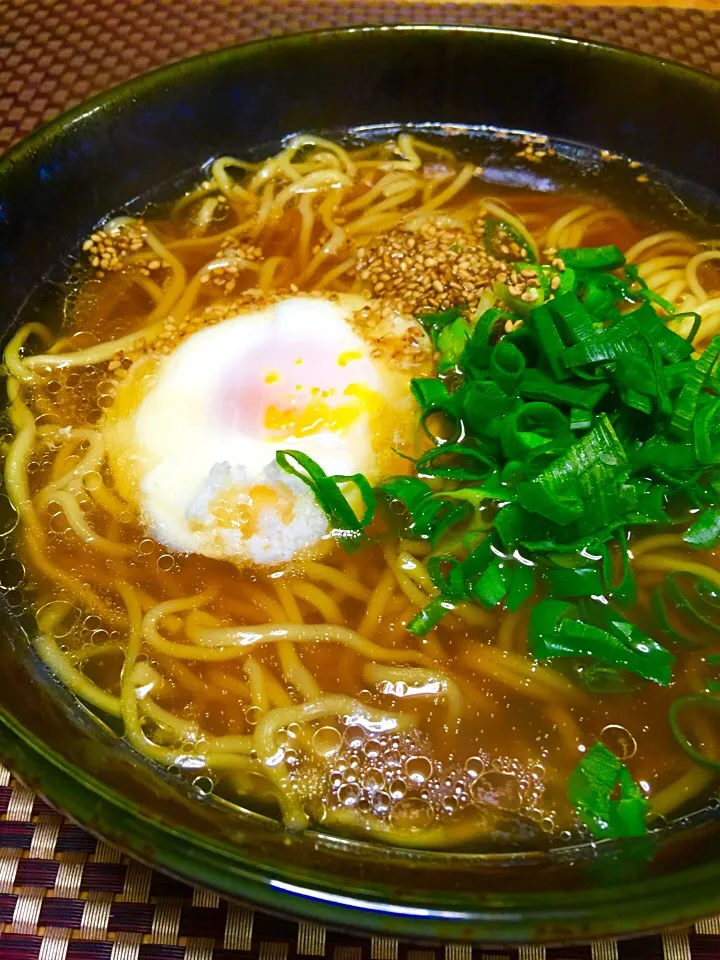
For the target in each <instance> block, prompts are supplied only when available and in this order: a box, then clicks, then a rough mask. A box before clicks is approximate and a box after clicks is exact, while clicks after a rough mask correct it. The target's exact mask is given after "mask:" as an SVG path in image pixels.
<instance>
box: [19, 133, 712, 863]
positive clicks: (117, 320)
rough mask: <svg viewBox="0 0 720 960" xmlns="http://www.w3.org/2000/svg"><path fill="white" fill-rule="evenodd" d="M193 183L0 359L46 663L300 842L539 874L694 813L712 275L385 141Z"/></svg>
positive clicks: (702, 664) (237, 166)
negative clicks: (321, 834) (313, 830)
mask: <svg viewBox="0 0 720 960" xmlns="http://www.w3.org/2000/svg"><path fill="white" fill-rule="evenodd" d="M519 149H520V152H522V153H523V154H524V156H525V159H526V160H527V162H528V163H529V164H530V165H536V166H538V167H539V168H541V165H542V164H544V163H546V162H548V161H551V160H552V153H553V151H552V150H551V149H550V148H549V147H548V145H547V144H545V143H543V142H542V141H541V140H528V141H527V142H525V143H521V144H520V145H519ZM478 160H479V162H482V158H478ZM206 173H207V178H206V179H205V180H203V181H202V182H201V183H200V184H199V185H198V186H197V187H196V188H194V189H193V190H191V191H190V192H189V193H187V194H186V195H184V196H183V197H181V198H180V199H179V200H177V201H176V202H175V203H174V204H173V205H171V206H169V207H168V208H167V209H165V210H164V212H163V215H162V216H150V215H147V216H146V217H145V218H130V217H119V218H116V219H114V220H112V221H108V222H107V223H105V224H104V226H103V227H102V229H99V230H98V231H97V232H96V233H94V234H92V236H91V237H89V238H88V240H87V241H86V242H85V244H84V246H83V251H84V256H85V257H86V258H87V261H88V266H87V269H85V268H83V270H82V271H80V274H79V279H77V280H76V281H74V283H73V284H71V285H69V286H68V292H67V303H66V309H65V315H64V319H63V321H62V323H61V324H60V322H59V318H58V323H57V324H56V326H55V327H53V328H52V329H51V327H52V324H51V325H50V327H46V326H45V325H43V324H40V323H38V322H35V321H33V322H31V323H28V324H26V325H25V326H23V327H21V329H20V330H19V332H18V333H17V334H16V336H15V337H14V338H13V340H12V341H11V342H10V344H9V345H8V347H7V349H6V353H5V367H6V370H7V374H8V392H9V398H10V405H9V420H10V422H11V430H10V434H9V435H8V436H7V437H6V438H5V441H6V466H5V476H6V488H7V495H8V497H9V499H10V501H11V503H12V504H13V505H14V507H15V509H16V510H17V512H18V514H19V523H18V525H17V528H16V531H15V534H14V553H13V558H14V559H13V560H8V559H7V558H6V560H5V563H6V564H7V565H8V566H7V569H6V577H5V582H6V585H7V586H9V587H13V586H16V585H17V584H12V583H10V582H9V579H10V578H11V576H12V569H11V565H12V563H14V564H15V565H16V566H17V565H18V561H21V562H22V564H24V567H25V571H26V577H25V582H24V587H23V589H24V592H23V597H24V601H23V602H24V603H25V605H26V606H27V607H29V609H30V610H31V611H32V613H33V615H34V617H35V619H36V621H37V630H36V633H37V638H36V639H35V640H34V641H33V642H34V644H35V647H36V649H37V651H38V653H39V655H40V656H41V657H42V658H43V660H44V661H45V662H46V664H47V665H48V667H49V668H50V670H52V671H53V672H54V673H55V674H56V675H57V676H58V677H59V679H60V680H61V681H62V682H64V683H65V684H67V685H68V686H69V687H70V688H71V689H72V690H73V691H74V692H75V693H76V694H77V695H78V696H79V697H80V698H82V699H83V700H84V701H85V702H86V703H88V704H89V705H90V706H91V707H93V708H94V709H95V710H97V711H98V712H100V713H101V714H102V715H103V716H106V717H110V718H113V722H115V723H116V724H117V725H118V726H119V727H120V728H121V729H122V730H123V732H124V735H125V736H126V737H127V739H128V740H129V741H130V743H131V744H132V745H133V746H134V747H135V748H136V749H137V750H139V751H140V752H141V753H142V754H143V755H144V756H146V757H147V758H149V759H150V760H152V761H155V762H157V763H159V764H161V765H163V766H165V767H170V768H172V769H173V770H178V771H179V772H182V773H183V775H184V776H187V777H189V778H190V780H192V781H193V782H194V783H195V786H196V787H197V790H198V791H199V792H200V793H201V794H205V793H208V792H210V791H214V792H216V793H218V794H220V795H222V796H224V797H226V798H229V799H232V800H236V801H237V802H243V803H249V804H250V805H251V806H254V807H255V808H256V809H261V810H263V811H265V812H268V813H270V814H272V815H277V816H281V817H282V818H283V820H284V822H285V823H286V824H287V825H288V826H289V827H292V828H296V829H297V828H303V827H306V826H308V825H311V824H315V825H322V826H323V828H326V829H328V830H337V831H341V832H351V833H355V834H358V833H359V834H367V835H370V836H372V837H373V838H378V839H380V840H385V841H387V842H390V843H397V844H407V845H411V846H424V847H432V848H443V847H466V848H468V849H477V848H496V849H508V848H517V847H523V848H538V847H546V846H547V845H548V844H550V843H554V842H567V841H569V840H571V839H573V838H580V837H583V836H588V835H592V836H595V837H603V836H623V835H639V834H642V833H643V832H644V831H645V830H646V829H647V828H651V827H652V825H653V822H654V819H655V818H658V817H660V816H662V817H666V816H668V815H671V814H673V813H674V812H675V811H676V810H678V809H679V808H681V807H683V806H684V805H686V804H687V803H688V802H689V801H693V802H697V803H699V802H700V801H701V800H703V799H704V798H705V797H706V796H707V794H708V791H709V789H710V788H711V786H712V784H713V782H714V777H715V774H714V772H713V771H714V770H715V769H717V768H718V766H719V765H720V743H719V742H718V737H719V736H720V732H719V731H718V725H717V720H718V712H717V707H716V703H717V701H716V700H715V699H714V691H715V689H716V686H715V684H716V680H715V679H714V677H715V674H716V673H717V670H718V669H719V666H718V664H719V663H720V657H718V658H716V654H718V655H720V645H718V643H717V640H716V637H717V633H716V631H717V629H718V626H717V624H718V621H717V615H716V614H717V599H716V594H717V591H718V588H720V571H719V570H718V565H717V560H716V550H715V545H716V542H717V538H718V534H719V533H720V523H719V522H718V516H720V514H719V513H718V511H717V505H718V502H719V501H720V496H719V495H718V494H717V493H716V489H717V488H716V483H717V480H716V469H717V465H718V463H720V455H719V454H718V451H719V450H720V447H718V445H717V436H716V434H717V429H718V426H717V424H718V423H719V422H720V420H719V419H718V416H717V413H718V402H717V401H716V396H715V390H716V380H715V379H714V378H715V373H714V361H715V358H716V357H717V355H718V349H719V348H718V345H717V344H718V342H717V341H714V340H713V337H714V335H715V334H716V332H717V330H718V328H719V327H720V249H718V246H716V245H715V246H714V245H713V244H711V243H700V242H698V241H696V240H695V239H693V238H692V237H690V236H686V235H685V234H683V233H680V232H678V231H676V230H667V229H660V230H656V229H654V228H649V227H647V226H646V225H645V224H644V223H642V222H639V221H637V220H636V219H635V218H633V217H631V216H630V215H628V214H626V213H624V212H623V211H622V210H620V209H618V208H616V207H614V206H611V205H610V204H609V203H608V202H606V201H605V200H603V199H598V198H597V197H595V196H592V197H591V196H588V195H583V194H581V193H579V192H573V191H563V190H555V191H552V192H548V193H535V192H532V191H528V190H514V191H511V190H504V191H498V190H497V188H495V187H492V186H491V185H490V184H488V183H487V182H486V181H485V180H484V178H483V172H482V169H481V167H478V166H476V165H475V164H474V163H469V162H466V161H464V160H463V159H460V158H458V157H456V156H455V155H454V154H453V153H452V152H451V151H450V150H449V149H447V147H446V146H445V145H437V144H435V143H426V142H423V141H421V140H419V139H416V138H414V137H412V136H410V135H408V134H401V135H399V136H398V137H397V139H395V140H393V141H390V142H385V143H382V144H369V145H366V146H364V147H362V148H358V149H352V150H347V151H346V150H345V149H344V148H343V147H341V146H339V145H338V144H336V143H334V142H330V141H326V140H323V139H321V138H318V137H313V136H299V137H295V138H293V139H292V140H290V141H289V142H288V143H287V145H286V146H285V148H284V149H283V150H281V152H280V153H278V154H277V155H276V156H273V157H271V158H269V159H267V160H265V161H264V162H262V163H245V162H243V161H242V160H241V159H234V158H229V157H224V158H221V159H219V160H216V161H214V162H213V163H212V164H210V165H209V166H208V168H207V171H206ZM616 248H619V250H618V249H616ZM619 251H622V254H624V257H623V256H622V255H620V254H619ZM456 308H457V309H456ZM629 318H630V319H629ZM630 323H633V324H634V325H635V326H633V327H632V328H631V327H630V326H628V324H630ZM608 331H611V333H609V332H608ZM690 343H692V345H693V346H694V348H695V353H693V350H692V347H691V346H690ZM708 344H709V346H708ZM706 347H707V348H708V349H707V352H706V353H703V351H704V349H705V348H706ZM438 447H439V448H440V450H441V453H438ZM278 451H281V453H279V454H278V456H277V459H276V454H277V453H278ZM389 478H392V479H389ZM688 530H689V531H690V532H689V533H688ZM18 579H21V577H17V576H16V580H18ZM689 697H690V698H692V699H685V698H689Z"/></svg>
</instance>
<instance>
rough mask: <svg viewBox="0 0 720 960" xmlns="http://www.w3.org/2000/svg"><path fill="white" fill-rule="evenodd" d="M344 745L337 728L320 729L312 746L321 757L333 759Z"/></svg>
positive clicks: (316, 732) (314, 737)
mask: <svg viewBox="0 0 720 960" xmlns="http://www.w3.org/2000/svg"><path fill="white" fill-rule="evenodd" d="M341 744H342V737H341V735H340V731H339V730H338V729H336V728H335V727H330V726H328V727H320V729H319V730H316V731H315V733H314V734H313V738H312V746H313V750H314V751H315V753H316V754H317V755H318V756H320V757H332V756H333V755H334V754H336V753H337V752H338V750H339V749H340V746H341Z"/></svg>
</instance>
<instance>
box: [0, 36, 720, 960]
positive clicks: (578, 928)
mask: <svg viewBox="0 0 720 960" xmlns="http://www.w3.org/2000/svg"><path fill="white" fill-rule="evenodd" d="M393 33H406V34H414V35H422V34H424V33H427V34H433V35H437V34H448V35H451V34H466V35H472V36H477V37H481V38H482V37H486V38H487V37H489V38H492V37H497V36H500V37H507V38H510V37H517V38H519V39H521V40H524V41H535V42H538V43H542V44H550V45H559V44H565V45H572V46H573V47H576V48H578V49H581V50H583V51H586V52H595V53H597V54H598V55H601V56H604V57H605V58H609V59H610V60H615V59H617V58H620V59H623V60H627V59H630V60H632V61H640V62H642V63H643V64H644V65H645V68H646V69H647V70H651V71H660V70H661V71H663V72H670V73H673V74H675V75H676V76H678V78H679V79H682V80H684V81H686V82H691V83H695V84H700V85H702V86H705V87H708V88H709V89H710V90H711V91H712V92H713V94H714V95H715V96H716V97H717V99H718V102H720V78H717V77H714V76H713V75H712V74H709V73H706V72H703V71H700V70H697V69H694V68H692V67H690V66H688V65H686V64H682V63H678V62H675V61H669V60H665V59H662V58H660V57H656V56H653V55H650V54H647V53H642V52H636V51H631V50H628V49H627V48H624V47H621V46H618V45H615V44H610V43H602V42H598V41H594V40H586V39H580V38H576V37H570V36H565V35H556V34H547V33H543V32H541V31H528V30H517V29H512V28H499V27H491V26H474V25H457V26H456V25H452V24H434V23H431V22H428V23H417V24H379V25H375V24H372V23H367V24H358V25H352V26H346V27H337V28H332V29H317V30H312V31H304V32H300V33H292V34H285V35H279V36H273V37H269V38H266V39H256V40H252V41H250V42H246V43H241V44H235V45H232V46H228V47H222V48H219V49H217V50H213V51H210V52H204V53H199V54H196V55H194V56H192V57H187V58H182V59H179V60H175V61H173V62H171V63H169V64H165V65H163V66H160V67H157V68H155V69H153V70H150V71H148V72H145V73H142V74H140V75H138V76H136V77H133V78H131V79H129V80H126V81H123V82H121V83H119V84H116V85H114V86H112V87H110V88H108V89H107V90H104V91H102V92H100V93H98V94H95V95H94V96H92V97H91V98H89V99H88V100H86V101H84V102H83V103H81V104H79V105H77V106H75V107H73V108H72V109H70V110H67V111H65V112H63V113H61V114H60V115H58V116H57V117H54V118H53V119H51V120H49V121H47V122H45V123H42V124H41V125H39V126H38V127H36V128H35V129H34V130H33V131H32V132H31V133H30V134H29V135H28V136H27V137H25V138H23V139H22V140H21V141H19V142H18V143H17V144H15V145H14V146H13V147H11V148H10V150H8V151H7V152H6V153H5V154H4V155H3V156H2V157H0V184H1V183H2V180H3V179H4V177H5V176H6V175H8V174H9V173H10V172H11V171H12V169H13V168H15V167H16V166H20V165H22V164H23V163H24V162H25V161H26V160H27V161H31V160H32V156H33V152H34V151H35V149H36V148H37V147H38V146H39V145H41V144H45V143H47V142H48V141H49V142H52V141H53V140H56V139H60V138H62V137H64V136H66V135H67V133H68V131H70V132H71V133H72V129H73V127H75V126H81V124H82V122H83V120H85V119H86V118H88V117H90V116H92V115H93V114H95V113H97V112H98V111H109V110H112V108H113V107H114V106H115V105H119V104H122V103H124V102H125V101H126V100H127V99H129V98H133V97H134V96H137V95H142V93H143V92H144V91H146V90H148V89H155V88H158V87H160V86H162V85H163V84H164V83H165V82H166V81H167V80H168V79H170V78H172V77H174V76H177V75H179V74H183V73H188V74H191V75H192V74H193V73H195V72H202V69H203V65H204V64H205V63H207V62H208V61H212V62H214V63H223V62H231V61H233V60H235V59H236V58H242V57H244V56H248V55H250V56H252V55H260V54H263V53H264V52H266V51H267V52H271V51H273V50H275V49H277V48H292V47H293V46H294V45H296V44H302V43H306V42H307V40H308V39H309V38H316V39H318V40H324V41H326V42H328V43H341V42H343V39H344V38H347V37H354V36H357V35H360V36H369V37H372V36H377V35H382V34H393ZM0 756H2V758H3V760H4V761H5V762H7V763H8V765H9V766H10V768H11V769H12V771H13V773H17V774H18V775H19V777H20V778H21V779H22V780H23V782H24V783H26V784H27V785H28V786H29V787H31V788H32V789H33V790H34V791H35V792H36V793H38V794H40V795H41V796H43V797H44V798H46V799H47V800H48V801H49V802H50V803H51V804H52V805H53V806H56V807H57V808H58V809H60V810H62V811H63V812H64V813H66V815H68V816H69V817H70V818H71V819H72V820H74V821H75V822H77V823H79V824H80V825H81V826H83V827H84V828H85V829H87V830H89V832H91V833H93V834H94V835H95V836H98V837H100V838H101V839H105V838H107V837H108V834H109V833H111V839H110V842H111V843H113V844H114V845H116V846H120V847H121V848H122V849H124V851H125V852H127V853H129V854H130V855H131V856H133V857H136V858H137V859H139V860H141V861H143V862H146V863H147V864H148V865H149V866H152V867H154V868H159V869H161V870H163V871H164V872H167V873H170V874H172V875H174V876H176V877H178V878H179V879H181V880H183V881H185V882H189V883H195V884H197V883H200V884H202V885H204V886H207V887H209V888H212V889H215V890H217V891H218V893H220V894H222V895H224V896H226V897H230V898H236V899H239V900H242V901H244V902H247V903H251V904H253V905H254V906H257V907H258V908H260V909H261V910H271V911H273V912H276V913H280V914H285V915H287V916H290V917H292V918H294V919H297V918H304V919H307V920H310V921H315V922H319V923H327V924H330V925H332V926H335V927H346V928H351V929H354V930H359V931H362V932H364V933H366V934H380V935H384V936H387V935H391V936H399V937H403V938H407V939H412V940H420V939H422V940H424V941H439V940H445V941H464V942H470V941H477V940H479V939H484V940H487V941H493V942H496V943H508V944H511V943H522V942H528V941H535V942H545V943H548V942H550V943H552V942H568V941H577V940H579V939H587V938H589V937H598V936H603V937H604V936H610V935H613V936H615V935H623V934H624V935H632V934H637V933H639V932H642V931H646V930H650V929H654V928H657V927H659V926H663V925H667V924H673V925H675V924H678V923H687V922H689V920H693V919H696V918H697V917H699V916H704V915H709V914H710V913H713V912H717V911H718V910H720V883H719V882H718V881H720V863H718V864H717V865H714V864H712V863H711V864H704V865H702V866H700V867H691V868H680V869H678V870H677V871H675V872H673V873H671V874H668V875H667V876H663V877H659V878H651V879H649V880H645V881H643V882H642V883H640V884H637V883H635V884H625V885H623V886H619V887H618V888H617V889H616V890H615V891H613V895H612V897H609V896H607V894H606V892H605V893H604V894H603V896H602V897H600V898H598V897H597V896H595V897H593V892H592V891H589V892H586V891H583V894H582V899H580V897H581V895H580V894H579V893H578V892H577V891H575V892H572V891H569V892H568V895H567V896H569V899H566V900H565V901H562V900H560V901H559V900H558V898H557V895H556V894H555V895H548V894H535V893H533V894H527V893H525V894H520V895H518V896H517V897H516V898H515V899H513V897H512V896H510V897H505V898H498V899H497V902H496V903H493V904H492V905H491V906H487V905H483V904H482V903H479V906H478V908H477V909H462V910H451V909H447V908H445V909H444V908H443V904H442V900H441V899H437V901H436V902H434V903H432V904H429V903H428V904H427V905H426V906H423V907H422V908H421V907H418V906H417V905H416V904H415V902H410V898H408V897H404V896H403V895H402V894H400V893H399V892H398V891H397V889H395V890H394V892H393V902H389V898H388V897H383V898H381V899H374V898H372V897H368V896H366V897H362V896H346V895H344V894H343V893H342V892H341V891H342V888H343V884H344V881H343V880H342V879H340V878H338V888H337V891H336V892H328V891H326V890H322V889H320V886H319V885H317V886H314V885H313V884H312V883H288V882H286V881H283V880H282V878H281V876H279V875H278V876H273V875H272V871H271V870H269V869H268V867H267V865H266V864H263V863H262V861H261V860H255V861H252V862H250V861H248V860H244V861H240V860H236V861H235V862H233V864H232V869H231V868H230V861H231V860H232V856H231V853H230V852H229V853H228V854H227V855H225V856H223V855H222V854H221V852H220V851H219V850H218V849H217V847H216V846H214V845H213V844H211V843H209V842H207V841H205V840H204V839H203V838H202V837H201V836H200V835H199V834H193V833H191V832H190V831H183V830H178V829H175V828H173V827H170V826H168V825H166V824H163V823H161V822H158V821H157V820H154V819H150V818H148V817H146V816H144V815H143V814H142V813H140V811H138V810H137V809H135V808H134V807H133V805H132V803H131V802H130V801H129V800H128V799H127V798H125V797H123V795H122V794H121V793H119V792H117V791H115V790H114V789H113V788H110V787H108V786H107V785H105V784H104V783H102V782H101V781H100V780H97V779H96V778H94V777H91V776H89V775H87V774H85V773H84V772H83V770H82V769H81V768H79V767H76V766H74V765H72V764H70V763H69V762H67V761H65V760H64V759H63V758H62V757H60V756H59V755H58V754H57V753H56V752H55V751H53V750H52V749H50V748H49V747H47V746H46V745H45V744H44V742H43V741H42V740H40V739H38V738H37V737H35V736H34V734H32V733H31V732H30V731H28V730H27V729H26V728H25V727H23V726H22V725H21V724H20V723H18V722H17V721H16V720H15V718H14V717H13V716H12V715H11V714H10V713H9V712H8V711H7V710H6V709H5V708H4V706H3V705H2V703H0ZM78 788H80V789H79V790H78ZM110 823H112V825H113V829H112V831H110V830H109V826H108V825H109V824H110ZM179 841H182V842H179ZM149 851H150V852H149ZM679 890H682V895H679V894H678V891H679ZM576 901H578V902H576ZM638 914H639V915H641V916H642V920H641V921H640V922H639V923H640V925H639V926H638V920H637V917H638Z"/></svg>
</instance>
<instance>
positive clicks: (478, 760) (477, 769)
mask: <svg viewBox="0 0 720 960" xmlns="http://www.w3.org/2000/svg"><path fill="white" fill-rule="evenodd" d="M465 769H466V770H467V772H468V774H469V776H471V777H472V778H473V780H475V779H476V778H477V777H479V776H480V774H481V773H484V772H485V761H484V760H483V758H482V757H470V759H469V760H466V761H465Z"/></svg>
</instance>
